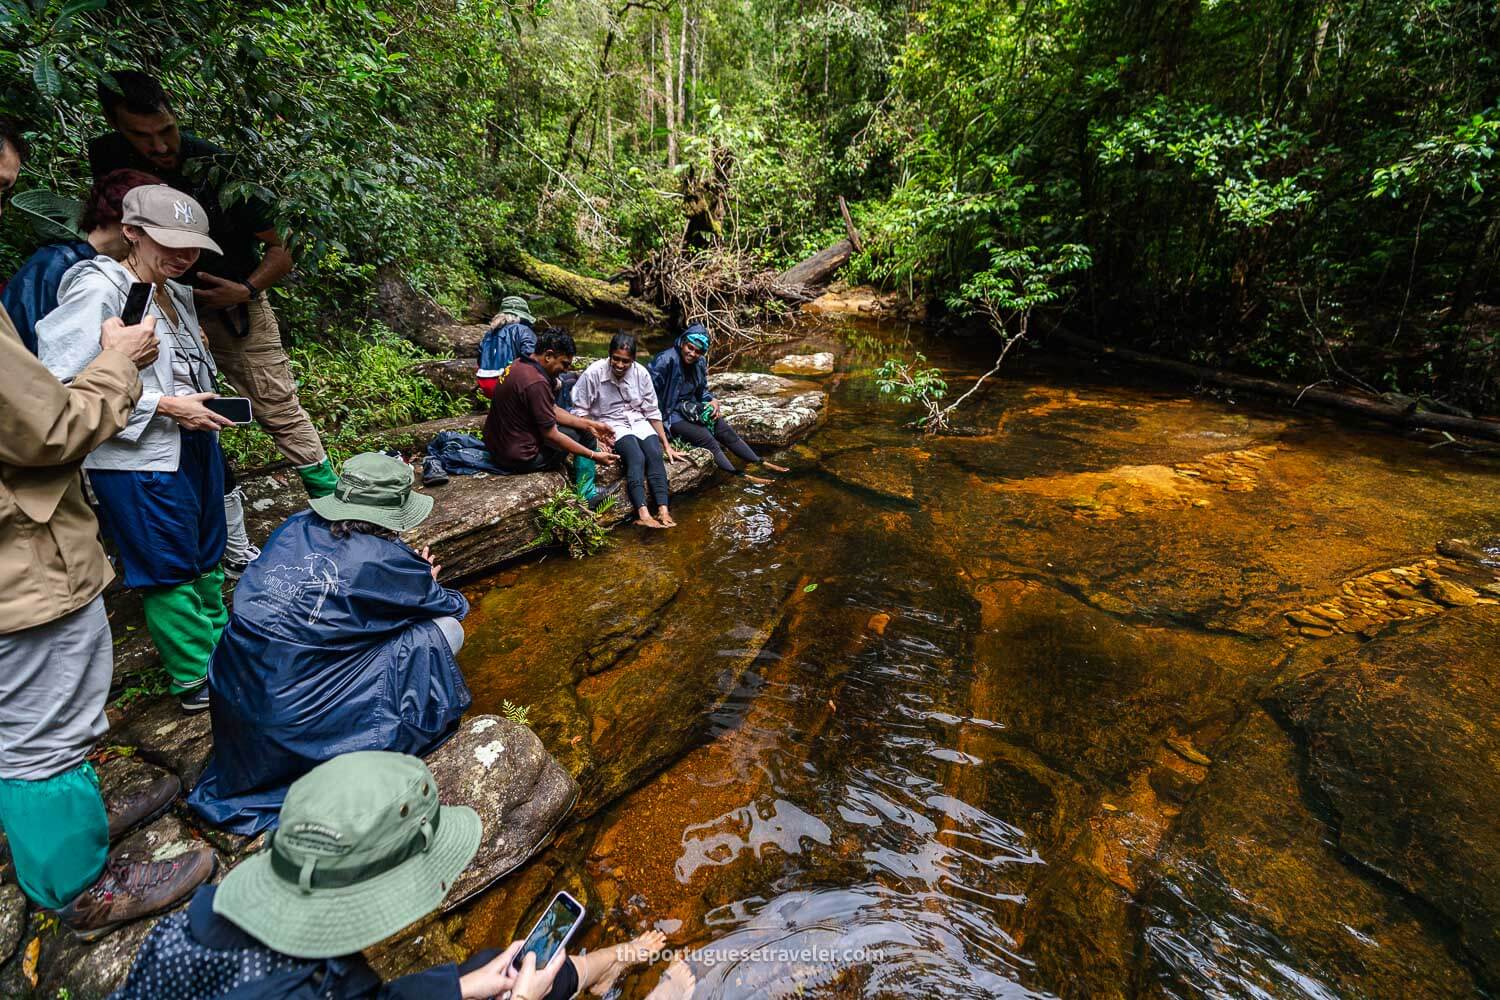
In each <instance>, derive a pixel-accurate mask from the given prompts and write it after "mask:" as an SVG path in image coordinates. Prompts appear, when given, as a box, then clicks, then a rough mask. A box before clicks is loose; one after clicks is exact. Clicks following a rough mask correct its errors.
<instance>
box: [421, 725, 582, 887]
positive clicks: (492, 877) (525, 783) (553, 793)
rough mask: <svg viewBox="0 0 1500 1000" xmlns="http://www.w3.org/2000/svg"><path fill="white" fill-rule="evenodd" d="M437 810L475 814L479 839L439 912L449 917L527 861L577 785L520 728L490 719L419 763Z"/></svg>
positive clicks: (464, 728)
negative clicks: (434, 786)
mask: <svg viewBox="0 0 1500 1000" xmlns="http://www.w3.org/2000/svg"><path fill="white" fill-rule="evenodd" d="M427 766H428V767H429V768H431V769H432V775H433V777H434V778H436V779H437V783H438V788H439V790H440V792H441V794H442V801H443V804H444V805H466V806H468V807H470V808H471V809H473V810H474V811H475V812H477V813H479V819H480V821H481V822H483V824H484V837H483V839H482V840H480V842H479V851H478V853H477V854H475V855H474V860H473V861H472V862H471V863H470V864H469V866H468V867H467V868H466V869H464V872H463V874H462V875H460V876H459V877H458V880H457V881H456V882H454V883H453V889H452V891H451V892H450V893H449V894H448V899H447V901H446V902H445V903H444V904H443V909H444V910H451V909H453V908H454V907H456V906H459V905H460V904H462V903H464V902H465V901H467V900H468V899H470V898H471V897H473V896H474V895H475V894H476V893H478V892H481V891H482V890H484V889H485V888H487V887H488V886H490V885H493V884H494V883H495V882H496V881H498V880H499V879H502V878H504V877H505V876H506V875H509V874H510V873H511V872H512V871H514V870H515V868H516V867H517V866H518V865H520V864H521V863H522V862H524V861H525V860H526V859H527V858H530V857H531V856H532V855H533V854H534V853H535V852H536V851H537V850H539V849H540V848H541V847H542V846H543V845H544V844H545V843H546V842H547V841H548V840H550V839H551V837H552V833H553V831H554V830H556V829H557V825H558V824H559V823H560V822H562V820H563V817H564V816H566V815H567V813H568V810H569V809H570V808H571V807H572V805H573V801H574V800H575V799H576V798H577V797H578V785H577V784H576V783H575V782H574V781H573V779H572V778H570V777H569V776H568V773H567V772H566V771H564V770H563V769H562V767H561V765H559V764H558V763H557V761H555V760H553V759H552V757H551V756H550V755H548V753H547V751H546V750H545V749H544V748H543V747H542V741H541V740H539V739H537V737H536V734H535V733H533V732H532V731H531V730H530V729H527V728H526V727H525V726H519V725H516V724H515V723H514V722H510V721H508V720H506V719H502V718H499V717H497V716H493V715H481V716H479V717H477V718H474V719H468V720H466V721H465V722H464V723H463V725H462V726H461V727H460V728H459V731H458V733H457V734H456V735H454V737H453V738H452V739H450V740H449V741H448V742H447V743H444V744H443V745H442V746H441V747H439V748H438V749H437V751H436V752H434V753H433V754H432V755H431V756H429V757H428V758H427Z"/></svg>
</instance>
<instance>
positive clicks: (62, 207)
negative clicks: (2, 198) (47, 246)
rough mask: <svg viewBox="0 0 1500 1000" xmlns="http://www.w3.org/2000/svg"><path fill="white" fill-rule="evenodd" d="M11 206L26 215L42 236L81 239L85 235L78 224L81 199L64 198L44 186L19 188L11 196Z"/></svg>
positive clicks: (46, 238)
mask: <svg viewBox="0 0 1500 1000" xmlns="http://www.w3.org/2000/svg"><path fill="white" fill-rule="evenodd" d="M10 204H11V207H12V208H14V209H15V210H16V211H18V212H20V213H21V214H23V215H25V216H26V221H27V222H29V223H31V228H32V229H34V230H36V234H37V235H38V236H40V237H41V238H42V239H44V240H50V241H51V242H53V243H57V242H60V241H62V240H84V239H87V238H88V235H87V234H86V233H85V232H84V231H83V230H82V229H79V228H78V220H79V219H80V218H81V217H82V216H83V202H81V201H78V200H76V199H74V198H64V197H63V196H62V195H60V194H56V193H54V192H52V191H48V190H46V189H45V188H32V189H31V190H30V191H22V192H21V193H20V194H18V195H14V196H12V197H11V199H10Z"/></svg>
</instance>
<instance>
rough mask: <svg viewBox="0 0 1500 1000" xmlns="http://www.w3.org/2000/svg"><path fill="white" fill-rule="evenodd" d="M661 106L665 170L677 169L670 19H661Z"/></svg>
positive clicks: (675, 103) (674, 92)
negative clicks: (665, 152) (665, 126)
mask: <svg viewBox="0 0 1500 1000" xmlns="http://www.w3.org/2000/svg"><path fill="white" fill-rule="evenodd" d="M661 51H662V83H663V86H662V92H661V94H662V104H663V105H665V107H666V115H667V169H668V170H676V169H677V118H676V114H677V88H676V86H675V85H674V84H673V83H672V19H671V18H670V17H664V18H662V22H661Z"/></svg>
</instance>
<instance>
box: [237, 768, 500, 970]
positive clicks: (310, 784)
mask: <svg viewBox="0 0 1500 1000" xmlns="http://www.w3.org/2000/svg"><path fill="white" fill-rule="evenodd" d="M482 833H483V826H482V824H481V823H480V821H479V814H478V813H476V812H475V811H474V810H472V809H470V808H469V807H468V806H439V805H438V787H437V782H436V781H435V780H434V779H433V777H432V772H431V771H429V770H428V769H427V765H426V764H424V763H422V761H421V760H419V759H417V758H416V757H409V756H407V755H406V754H400V753H386V752H384V751H377V750H368V751H360V752H358V753H347V754H344V755H342V756H340V757H335V758H334V759H333V760H330V761H328V762H327V763H324V764H319V765H318V766H317V767H315V768H313V769H312V770H311V771H309V772H308V773H307V774H305V775H303V776H302V777H301V778H299V779H297V780H296V781H295V782H293V783H292V787H291V788H290V789H289V790H288V791H287V793H286V801H285V802H284V803H283V804H282V807H281V820H280V825H279V826H278V827H277V829H276V830H275V832H274V833H272V834H271V839H270V846H269V847H268V848H267V849H266V850H263V851H261V852H260V853H259V854H256V855H255V856H253V857H251V858H247V859H246V860H245V861H244V862H242V863H241V864H240V865H239V867H237V868H235V869H234V870H233V871H232V872H230V873H229V874H228V875H227V876H226V877H225V879H224V882H223V884H222V885H220V886H219V888H218V891H217V892H216V893H215V894H214V912H215V913H217V914H218V915H219V916H221V917H223V918H224V919H225V920H228V921H229V922H231V923H233V924H234V925H235V926H237V927H239V928H240V929H241V930H243V931H244V932H245V933H247V934H249V935H251V936H252V937H254V938H256V939H257V940H258V941H260V942H261V943H262V944H264V945H266V946H267V947H268V948H274V949H275V950H276V951H279V952H281V953H282V954H284V955H291V956H292V957H294V958H336V957H338V956H339V955H349V954H353V953H354V952H357V951H362V950H363V949H365V948H368V947H370V946H371V945H373V944H376V943H377V942H380V941H383V940H385V939H386V938H388V937H390V936H391V935H392V934H394V933H396V932H397V931H399V930H401V929H402V928H403V927H407V926H409V925H411V924H413V923H415V922H417V921H418V920H420V919H422V918H423V917H425V916H426V915H427V914H429V913H431V912H432V911H433V910H435V909H437V908H438V906H440V905H441V904H442V902H443V899H444V897H446V896H447V895H448V890H449V889H450V888H452V886H453V882H454V880H455V879H456V878H458V876H459V874H460V873H462V872H463V870H464V868H465V867H467V866H468V864H469V862H470V861H471V860H473V858H474V852H475V851H477V850H478V849H479V839H480V836H481V834H482Z"/></svg>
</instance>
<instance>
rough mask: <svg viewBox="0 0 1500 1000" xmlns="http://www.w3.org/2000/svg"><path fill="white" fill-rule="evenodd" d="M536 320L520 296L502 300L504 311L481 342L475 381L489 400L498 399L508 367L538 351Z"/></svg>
mask: <svg viewBox="0 0 1500 1000" xmlns="http://www.w3.org/2000/svg"><path fill="white" fill-rule="evenodd" d="M535 328H536V319H535V318H534V317H533V316H532V315H531V307H530V306H528V305H527V304H526V300H525V299H523V298H521V296H519V295H507V296H506V297H505V298H503V299H501V300H500V311H499V312H498V313H496V314H495V318H494V319H492V320H490V329H489V332H487V333H486V334H485V335H484V339H483V340H481V341H480V342H479V367H478V368H477V369H475V371H474V381H475V382H476V383H477V385H478V387H479V391H480V392H482V393H483V394H484V398H485V399H494V398H495V390H496V389H497V388H498V387H499V385H500V380H501V379H502V378H504V377H505V370H506V369H507V368H509V367H510V366H511V362H513V361H515V360H516V359H517V358H526V357H530V356H531V354H532V352H534V351H535V350H536V329H535Z"/></svg>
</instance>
